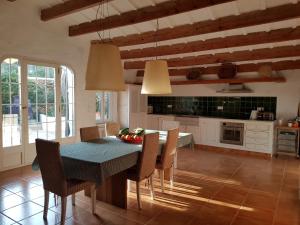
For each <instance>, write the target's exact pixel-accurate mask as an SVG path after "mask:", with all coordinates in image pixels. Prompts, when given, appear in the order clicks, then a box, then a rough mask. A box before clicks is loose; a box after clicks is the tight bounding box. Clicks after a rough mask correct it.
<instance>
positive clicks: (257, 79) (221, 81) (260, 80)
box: [171, 77, 286, 85]
mask: <svg viewBox="0 0 300 225" xmlns="http://www.w3.org/2000/svg"><path fill="white" fill-rule="evenodd" d="M266 82H278V83H281V82H286V79H285V78H284V77H254V78H233V79H217V80H182V81H179V80H178V81H172V82H171V84H172V85H187V84H241V83H266Z"/></svg>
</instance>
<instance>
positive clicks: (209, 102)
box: [148, 96, 277, 119]
mask: <svg viewBox="0 0 300 225" xmlns="http://www.w3.org/2000/svg"><path fill="white" fill-rule="evenodd" d="M276 104H277V97H210V96H205V97H152V96H149V97H148V105H151V106H153V113H154V114H177V115H197V116H208V117H222V118H232V119H249V117H250V114H251V111H252V110H256V109H257V107H262V108H264V111H265V112H273V113H274V116H275V117H276ZM222 107H223V109H222Z"/></svg>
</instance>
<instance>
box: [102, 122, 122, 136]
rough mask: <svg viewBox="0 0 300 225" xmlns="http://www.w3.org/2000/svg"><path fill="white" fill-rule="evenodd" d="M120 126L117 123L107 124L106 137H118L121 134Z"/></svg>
mask: <svg viewBox="0 0 300 225" xmlns="http://www.w3.org/2000/svg"><path fill="white" fill-rule="evenodd" d="M119 131H120V124H119V123H116V122H107V123H105V133H106V136H116V135H118V134H119Z"/></svg>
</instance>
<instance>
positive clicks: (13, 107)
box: [0, 58, 24, 168]
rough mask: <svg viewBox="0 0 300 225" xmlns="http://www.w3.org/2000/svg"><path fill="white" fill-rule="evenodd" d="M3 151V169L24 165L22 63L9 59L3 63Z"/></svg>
mask: <svg viewBox="0 0 300 225" xmlns="http://www.w3.org/2000/svg"><path fill="white" fill-rule="evenodd" d="M0 71H1V105H2V107H1V115H2V116H1V124H2V129H1V134H2V139H1V144H2V145H1V146H2V147H3V148H2V150H1V153H2V154H1V155H2V158H5V159H6V160H2V167H4V168H10V167H14V166H18V165H21V164H22V161H23V160H22V152H23V142H24V140H23V130H24V128H23V123H22V121H23V118H22V117H23V115H22V103H23V99H22V97H23V96H22V94H21V93H22V91H21V87H22V78H21V65H20V61H19V60H18V59H15V58H7V59H5V60H3V61H2V62H1V69H0Z"/></svg>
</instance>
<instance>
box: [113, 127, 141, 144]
mask: <svg viewBox="0 0 300 225" xmlns="http://www.w3.org/2000/svg"><path fill="white" fill-rule="evenodd" d="M143 136H144V129H142V128H136V129H134V130H133V132H130V131H129V129H128V128H124V129H122V130H121V131H120V132H119V135H118V136H117V137H118V138H119V139H120V140H121V141H123V142H125V143H129V144H142V143H143Z"/></svg>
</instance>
